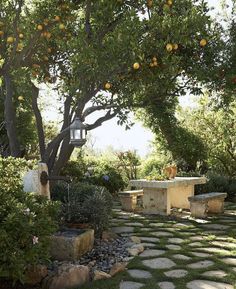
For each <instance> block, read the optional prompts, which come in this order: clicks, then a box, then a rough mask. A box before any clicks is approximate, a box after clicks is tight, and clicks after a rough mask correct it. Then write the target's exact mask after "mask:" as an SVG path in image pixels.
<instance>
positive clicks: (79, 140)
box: [70, 117, 87, 147]
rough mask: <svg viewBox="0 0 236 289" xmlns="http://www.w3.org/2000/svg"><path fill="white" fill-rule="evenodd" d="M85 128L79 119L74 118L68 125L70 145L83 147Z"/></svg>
mask: <svg viewBox="0 0 236 289" xmlns="http://www.w3.org/2000/svg"><path fill="white" fill-rule="evenodd" d="M86 134H87V130H86V126H85V125H84V124H83V123H82V122H81V120H80V119H79V118H77V117H76V118H75V120H74V121H73V123H72V124H71V125H70V144H72V145H74V146H78V147H80V146H83V145H84V144H85V143H86Z"/></svg>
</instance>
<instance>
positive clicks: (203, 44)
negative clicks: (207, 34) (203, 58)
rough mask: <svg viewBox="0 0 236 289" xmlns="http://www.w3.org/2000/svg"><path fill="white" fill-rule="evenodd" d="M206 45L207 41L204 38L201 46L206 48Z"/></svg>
mask: <svg viewBox="0 0 236 289" xmlns="http://www.w3.org/2000/svg"><path fill="white" fill-rule="evenodd" d="M206 45H207V40H206V39H204V38H203V39H202V40H201V41H200V46H202V47H204V46H206Z"/></svg>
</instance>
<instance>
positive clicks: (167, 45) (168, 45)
mask: <svg viewBox="0 0 236 289" xmlns="http://www.w3.org/2000/svg"><path fill="white" fill-rule="evenodd" d="M166 50H167V51H168V52H171V51H172V50H173V45H172V44H171V43H167V44H166Z"/></svg>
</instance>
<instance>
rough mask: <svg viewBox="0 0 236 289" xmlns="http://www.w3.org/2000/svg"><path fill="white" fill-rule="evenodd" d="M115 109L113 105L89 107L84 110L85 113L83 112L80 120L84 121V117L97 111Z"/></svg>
mask: <svg viewBox="0 0 236 289" xmlns="http://www.w3.org/2000/svg"><path fill="white" fill-rule="evenodd" d="M115 107H116V106H115V105H114V104H107V105H105V104H104V105H96V106H90V107H88V108H86V109H85V111H84V112H83V115H82V119H85V118H86V116H88V115H90V114H91V113H93V112H95V111H97V110H103V109H112V108H115Z"/></svg>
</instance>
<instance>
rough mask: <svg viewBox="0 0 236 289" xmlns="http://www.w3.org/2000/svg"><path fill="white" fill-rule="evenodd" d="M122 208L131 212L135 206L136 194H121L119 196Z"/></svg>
mask: <svg viewBox="0 0 236 289" xmlns="http://www.w3.org/2000/svg"><path fill="white" fill-rule="evenodd" d="M120 200H121V205H122V209H123V210H124V211H128V212H133V211H134V210H135V208H136V206H137V197H136V196H122V197H120Z"/></svg>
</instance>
